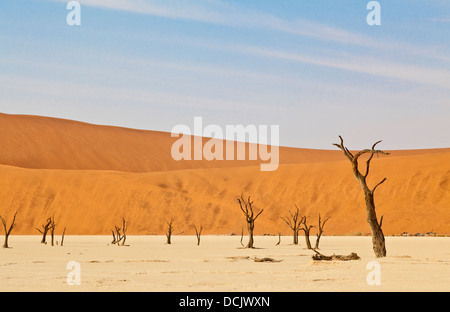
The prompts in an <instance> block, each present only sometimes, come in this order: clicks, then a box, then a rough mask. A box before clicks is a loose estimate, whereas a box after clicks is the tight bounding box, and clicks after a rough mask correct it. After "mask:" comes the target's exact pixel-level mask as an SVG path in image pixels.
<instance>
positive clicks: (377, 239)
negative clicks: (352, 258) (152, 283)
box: [333, 136, 389, 258]
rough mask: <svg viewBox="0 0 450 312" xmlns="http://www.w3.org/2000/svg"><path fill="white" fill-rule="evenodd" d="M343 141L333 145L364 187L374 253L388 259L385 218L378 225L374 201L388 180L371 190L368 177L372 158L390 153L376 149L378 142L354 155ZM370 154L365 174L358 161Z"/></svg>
mask: <svg viewBox="0 0 450 312" xmlns="http://www.w3.org/2000/svg"><path fill="white" fill-rule="evenodd" d="M339 138H340V139H341V143H340V144H333V145H335V146H337V147H338V148H339V149H341V150H342V151H343V152H344V155H345V157H346V158H347V159H348V160H349V161H350V163H351V164H352V170H353V175H354V176H355V177H356V179H357V180H358V181H359V183H360V184H361V186H362V189H363V192H364V197H365V201H366V212H367V222H368V223H369V226H370V230H371V232H372V245H373V251H374V253H375V256H376V257H377V258H381V257H386V243H385V238H384V234H383V231H382V229H381V226H382V224H383V217H381V219H380V222H379V223H378V218H377V214H376V212H375V200H374V193H375V190H376V189H377V187H378V186H380V185H381V184H383V183H384V182H385V181H386V178H384V179H383V180H381V182H379V183H378V184H376V185H375V186H374V187H373V188H372V189H371V188H369V186H368V185H367V177H368V175H369V169H370V162H371V161H372V158H373V156H374V155H380V154H381V155H389V153H386V152H383V151H381V150H376V149H375V147H376V146H377V145H378V144H379V143H380V142H381V141H378V142H376V143H375V144H374V145H373V146H372V149H364V150H362V151H360V152H358V153H356V154H355V155H353V154H352V153H351V152H350V151H349V150H348V149H347V148H346V147H345V146H344V140H343V139H342V137H341V136H339ZM365 154H368V155H369V157H368V159H367V160H366V170H365V172H364V173H361V172H360V170H359V167H358V160H359V158H360V157H361V156H362V155H365Z"/></svg>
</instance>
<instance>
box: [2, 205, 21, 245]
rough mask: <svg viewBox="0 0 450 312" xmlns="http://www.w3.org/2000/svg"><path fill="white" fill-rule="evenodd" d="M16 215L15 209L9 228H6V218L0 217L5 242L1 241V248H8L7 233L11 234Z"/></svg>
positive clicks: (14, 225)
mask: <svg viewBox="0 0 450 312" xmlns="http://www.w3.org/2000/svg"><path fill="white" fill-rule="evenodd" d="M16 216H17V211H16V213H15V214H14V218H13V221H12V223H11V225H10V226H9V229H8V226H7V222H6V220H5V219H3V218H2V217H0V220H1V221H2V223H3V229H4V231H5V242H4V243H3V248H9V245H8V240H9V235H11V232H12V230H13V229H14V228H15V227H16Z"/></svg>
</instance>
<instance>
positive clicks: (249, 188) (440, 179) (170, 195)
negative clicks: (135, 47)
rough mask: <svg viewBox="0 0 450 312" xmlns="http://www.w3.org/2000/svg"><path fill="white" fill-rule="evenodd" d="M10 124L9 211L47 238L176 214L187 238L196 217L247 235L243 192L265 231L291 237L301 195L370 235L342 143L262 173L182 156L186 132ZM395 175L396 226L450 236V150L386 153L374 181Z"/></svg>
mask: <svg viewBox="0 0 450 312" xmlns="http://www.w3.org/2000/svg"><path fill="white" fill-rule="evenodd" d="M0 131H1V132H0V133H1V135H0V143H1V146H2V148H1V149H0V164H2V165H0V188H1V190H2V192H0V214H1V215H2V216H6V217H9V218H11V216H12V214H13V212H14V211H16V210H18V211H19V213H18V217H17V228H16V229H15V230H14V233H15V234H37V231H36V230H35V229H34V227H35V226H36V227H38V226H40V225H41V224H42V223H43V221H44V219H45V218H47V217H49V216H50V215H54V216H55V218H56V221H57V224H58V228H57V232H58V233H60V232H62V229H63V228H64V227H67V234H109V233H110V229H111V228H113V226H114V224H116V223H117V224H118V223H119V222H120V218H121V217H122V216H124V217H126V218H127V220H128V221H129V234H163V233H164V232H165V219H169V218H171V217H174V218H175V234H180V233H185V234H192V233H193V226H192V225H193V224H194V223H196V224H203V226H204V227H205V230H204V233H205V234H230V233H232V232H234V233H237V234H240V232H241V229H242V226H244V224H245V222H244V221H245V220H244V218H243V216H242V213H241V211H240V209H239V206H238V204H237V202H236V199H237V197H238V196H239V195H240V194H242V193H243V194H245V195H246V196H247V195H251V196H252V200H253V201H254V207H255V209H256V210H259V209H264V213H263V214H262V215H261V217H260V219H258V222H257V224H256V229H255V231H256V233H257V234H264V233H270V234H277V233H278V232H282V233H283V234H290V232H289V230H288V228H287V226H286V225H285V224H284V223H283V222H282V220H281V219H280V217H281V216H285V215H287V214H288V211H289V209H293V208H294V203H296V204H297V205H298V206H299V207H300V208H301V209H302V211H303V212H304V213H305V214H306V215H308V216H310V220H311V222H314V223H316V222H317V216H318V213H321V214H322V215H323V216H329V217H331V218H332V219H331V220H330V221H329V223H328V224H327V227H326V234H351V233H357V232H361V233H367V232H369V228H368V225H367V223H366V221H365V219H366V216H365V207H364V198H363V196H362V193H361V189H360V186H359V184H358V182H357V181H356V179H355V178H354V177H353V176H352V173H351V168H350V164H349V163H348V161H347V160H346V159H345V158H344V156H343V155H342V153H341V152H340V151H325V150H306V149H294V148H281V152H280V153H281V156H280V157H281V162H282V163H283V164H282V165H280V167H279V169H278V170H277V171H274V172H261V171H260V168H259V166H258V164H259V162H251V161H231V162H225V161H216V162H208V161H183V162H176V161H174V160H172V159H171V157H170V147H171V145H172V142H173V140H175V139H174V138H171V137H170V134H168V133H162V132H153V131H139V130H131V129H124V128H118V127H107V126H95V125H90V124H85V123H80V122H74V121H68V120H61V119H54V118H45V117H35V116H14V115H2V114H0ZM19 167H21V168H19ZM188 169H190V170H188ZM192 169H194V170H192ZM383 177H387V178H388V181H387V182H386V183H385V184H383V185H382V186H380V187H379V188H378V189H377V193H376V203H377V212H378V215H379V217H381V215H384V225H383V228H384V229H385V232H386V233H387V234H398V233H402V232H405V231H406V232H413V233H415V232H428V231H434V232H437V233H442V234H450V209H449V208H450V192H449V191H450V149H436V150H417V151H394V152H392V155H390V156H389V157H383V158H376V159H374V160H373V166H372V171H371V180H370V182H371V183H372V184H373V183H377V182H378V181H380V180H381V179H382V178H383Z"/></svg>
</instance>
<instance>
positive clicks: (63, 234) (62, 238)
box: [61, 227, 66, 247]
mask: <svg viewBox="0 0 450 312" xmlns="http://www.w3.org/2000/svg"><path fill="white" fill-rule="evenodd" d="M65 235H66V228H65V227H64V231H63V233H62V237H61V247H62V246H64V236H65Z"/></svg>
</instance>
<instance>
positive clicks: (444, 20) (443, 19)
mask: <svg viewBox="0 0 450 312" xmlns="http://www.w3.org/2000/svg"><path fill="white" fill-rule="evenodd" d="M430 21H432V22H439V23H450V17H435V18H431V19H430Z"/></svg>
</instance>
